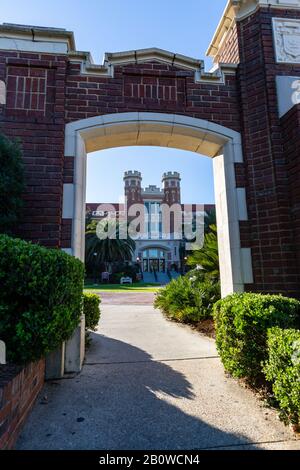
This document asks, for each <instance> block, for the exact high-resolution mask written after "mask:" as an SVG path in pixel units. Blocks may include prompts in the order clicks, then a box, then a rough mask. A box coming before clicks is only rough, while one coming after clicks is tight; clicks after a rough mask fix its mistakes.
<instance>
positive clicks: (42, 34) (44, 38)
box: [0, 23, 76, 51]
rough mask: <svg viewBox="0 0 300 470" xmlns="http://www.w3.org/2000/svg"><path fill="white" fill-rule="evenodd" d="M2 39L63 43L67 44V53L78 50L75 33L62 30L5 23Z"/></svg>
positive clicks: (1, 31) (2, 28)
mask: <svg viewBox="0 0 300 470" xmlns="http://www.w3.org/2000/svg"><path fill="white" fill-rule="evenodd" d="M0 38H1V39H4V38H6V39H14V40H16V39H19V40H23V41H29V42H35V43H39V42H41V43H42V42H44V43H53V42H55V43H63V44H66V46H67V51H71V50H76V45H75V39H74V33H73V32H72V31H67V30H65V29H61V28H48V27H42V26H31V25H19V24H11V23H3V24H1V25H0Z"/></svg>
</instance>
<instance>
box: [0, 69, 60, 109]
mask: <svg viewBox="0 0 300 470" xmlns="http://www.w3.org/2000/svg"><path fill="white" fill-rule="evenodd" d="M54 77H55V72H54V70H51V69H45V68H38V67H27V66H26V67H21V66H17V65H10V66H8V67H7V78H6V82H7V101H6V109H7V115H8V116H9V115H14V114H16V115H18V113H15V112H14V111H23V115H32V114H34V116H36V117H37V116H40V117H45V116H50V115H52V113H53V109H54V98H55V88H54V87H55V81H54ZM19 115H22V114H21V113H19Z"/></svg>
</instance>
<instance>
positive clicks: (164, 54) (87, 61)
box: [0, 23, 237, 84]
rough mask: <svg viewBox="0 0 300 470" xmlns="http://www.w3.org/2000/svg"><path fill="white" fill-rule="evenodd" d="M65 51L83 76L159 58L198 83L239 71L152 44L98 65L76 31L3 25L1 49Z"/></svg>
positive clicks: (115, 54) (108, 73) (219, 80)
mask: <svg viewBox="0 0 300 470" xmlns="http://www.w3.org/2000/svg"><path fill="white" fill-rule="evenodd" d="M1 49H2V50H11V51H23V52H40V53H43V54H63V55H66V56H68V59H69V61H70V62H72V63H78V64H80V68H81V74H82V75H91V76H98V77H107V78H113V76H114V67H116V66H120V65H128V64H143V63H148V62H151V61H157V62H160V63H163V64H168V65H172V66H175V67H178V68H180V69H183V70H190V71H192V72H193V73H194V77H195V82H196V83H215V84H220V83H225V75H234V74H235V73H236V67H237V66H236V64H218V67H215V68H214V69H213V70H211V71H210V72H207V71H205V66H204V61H203V60H198V59H194V58H192V57H188V56H185V55H182V54H177V53H174V52H170V51H166V50H163V49H159V48H157V47H150V48H148V49H137V50H132V51H124V52H113V53H111V52H107V53H106V54H105V55H104V61H103V64H94V61H93V58H92V56H91V53H90V52H84V51H77V49H76V45H75V39H74V34H73V32H72V31H66V30H65V29H59V28H43V27H39V26H30V25H17V24H10V23H4V24H2V25H0V50H1Z"/></svg>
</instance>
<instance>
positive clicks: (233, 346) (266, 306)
mask: <svg viewBox="0 0 300 470" xmlns="http://www.w3.org/2000/svg"><path fill="white" fill-rule="evenodd" d="M299 312H300V302H298V301H297V300H295V299H290V298H286V297H282V296H280V295H261V294H250V293H245V294H233V295H230V296H228V297H226V298H225V299H222V300H220V301H219V302H217V303H216V305H215V306H214V319H215V326H216V342H217V348H218V351H219V353H220V356H221V359H222V362H223V365H224V367H225V369H226V370H227V371H228V372H230V373H231V374H232V375H233V376H234V377H245V378H247V379H248V380H249V381H250V382H256V381H258V380H260V379H261V378H263V374H262V361H265V360H266V358H267V331H268V328H271V327H275V326H279V327H281V328H284V329H285V328H293V327H295V326H297V325H298V324H299Z"/></svg>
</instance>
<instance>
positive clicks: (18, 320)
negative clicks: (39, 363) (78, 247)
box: [0, 235, 84, 364]
mask: <svg viewBox="0 0 300 470" xmlns="http://www.w3.org/2000/svg"><path fill="white" fill-rule="evenodd" d="M83 276H84V267H83V264H82V263H81V261H79V260H77V259H75V258H73V257H72V256H69V255H67V254H66V253H64V252H63V251H60V250H56V249H47V248H43V247H41V246H38V245H34V244H32V243H28V242H25V241H23V240H19V239H13V238H10V237H8V236H6V235H1V236H0V285H1V290H0V307H1V310H0V338H1V340H3V341H5V343H6V346H7V357H8V360H9V361H11V362H16V363H22V364H23V363H26V362H29V361H33V360H37V359H39V358H40V357H42V356H44V355H45V354H46V353H48V352H50V351H53V350H55V349H56V348H57V347H58V346H59V344H60V343H61V342H62V341H64V340H66V339H68V338H69V337H70V336H71V335H72V333H73V331H74V329H75V327H76V326H77V324H78V323H79V319H80V315H81V309H82V289H83Z"/></svg>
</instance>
